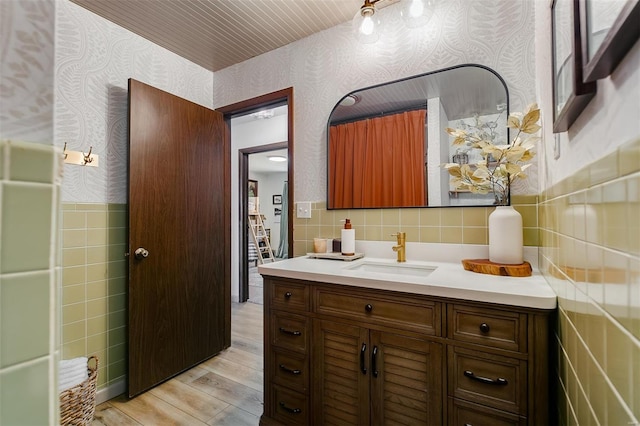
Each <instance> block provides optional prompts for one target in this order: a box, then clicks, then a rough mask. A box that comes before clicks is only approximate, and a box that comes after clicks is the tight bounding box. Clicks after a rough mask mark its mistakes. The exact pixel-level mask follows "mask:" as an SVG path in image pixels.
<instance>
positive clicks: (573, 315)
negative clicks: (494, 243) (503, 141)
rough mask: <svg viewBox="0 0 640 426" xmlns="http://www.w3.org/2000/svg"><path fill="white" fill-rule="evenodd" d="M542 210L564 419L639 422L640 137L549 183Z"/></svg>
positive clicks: (543, 258)
mask: <svg viewBox="0 0 640 426" xmlns="http://www.w3.org/2000/svg"><path fill="white" fill-rule="evenodd" d="M539 211H540V242H541V244H540V246H541V248H540V261H539V263H540V270H541V272H542V273H543V274H544V275H545V277H546V278H547V281H548V282H549V283H550V284H551V286H552V287H553V289H554V290H555V292H556V293H557V295H558V306H559V309H558V324H557V329H556V333H555V338H556V340H557V347H558V354H557V366H556V367H557V376H558V377H557V383H558V409H559V414H560V420H561V424H563V425H565V424H610V425H614V424H615V425H625V424H638V419H640V389H639V388H638V386H637V385H638V383H640V340H639V339H640V225H639V218H640V140H636V141H632V142H630V143H628V144H626V145H623V146H621V147H620V148H619V149H617V150H616V151H615V152H613V153H611V154H609V155H607V156H605V157H604V158H601V159H600V160H598V161H597V162H595V163H593V164H590V165H589V166H586V167H584V168H582V169H580V170H579V171H578V172H577V173H575V174H573V175H572V176H570V177H569V178H567V179H565V180H563V181H561V182H559V183H558V184H557V185H554V186H553V187H552V188H549V189H548V190H547V191H545V192H544V194H543V195H542V201H541V203H540V205H539Z"/></svg>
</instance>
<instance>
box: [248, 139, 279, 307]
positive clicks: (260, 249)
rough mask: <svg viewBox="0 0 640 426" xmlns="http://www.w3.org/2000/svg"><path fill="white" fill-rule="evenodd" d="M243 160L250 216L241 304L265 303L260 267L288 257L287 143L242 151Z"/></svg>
mask: <svg viewBox="0 0 640 426" xmlns="http://www.w3.org/2000/svg"><path fill="white" fill-rule="evenodd" d="M240 157H241V158H240V159H239V162H240V173H241V178H240V185H241V186H243V187H244V186H246V187H247V188H248V189H247V198H246V199H245V200H241V201H240V202H241V203H242V204H244V205H245V206H246V209H247V216H248V220H247V226H246V227H244V228H243V230H244V232H242V230H241V233H240V239H241V241H243V242H244V240H245V239H246V241H247V252H246V253H247V259H246V261H245V262H244V263H241V264H240V266H241V268H243V269H244V268H247V269H248V274H246V277H247V278H246V280H243V279H241V280H240V283H239V285H240V288H239V294H240V301H241V302H244V301H248V302H252V303H258V304H262V303H263V290H262V276H260V274H259V273H258V265H261V264H266V263H271V262H275V261H276V260H277V259H282V258H286V257H287V256H288V226H287V225H288V215H287V207H288V200H287V193H288V190H287V189H288V182H287V179H288V175H287V163H288V156H287V142H279V143H273V144H269V145H262V146H256V147H251V148H246V149H242V150H240ZM245 170H246V172H245ZM243 219H244V218H243ZM243 276H245V274H244V273H243V272H240V277H243Z"/></svg>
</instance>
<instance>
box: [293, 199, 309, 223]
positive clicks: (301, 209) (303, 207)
mask: <svg viewBox="0 0 640 426" xmlns="http://www.w3.org/2000/svg"><path fill="white" fill-rule="evenodd" d="M296 212H297V213H296V216H297V217H298V218H299V219H311V202H309V201H303V202H301V203H298V208H297V209H296Z"/></svg>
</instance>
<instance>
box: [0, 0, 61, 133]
mask: <svg viewBox="0 0 640 426" xmlns="http://www.w3.org/2000/svg"><path fill="white" fill-rule="evenodd" d="M54 14H55V3H54V1H53V0H49V1H45V0H42V1H17V0H16V1H11V0H9V1H7V0H0V138H3V139H17V140H21V141H28V142H36V143H41V144H47V145H51V144H52V143H53V60H54V59H53V58H54V54H53V50H54V25H55V19H54Z"/></svg>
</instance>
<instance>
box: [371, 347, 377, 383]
mask: <svg viewBox="0 0 640 426" xmlns="http://www.w3.org/2000/svg"><path fill="white" fill-rule="evenodd" d="M377 357H378V347H377V346H374V347H373V352H372V354H371V374H372V375H373V377H378V367H377V365H376V364H377V362H376V358H377Z"/></svg>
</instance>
